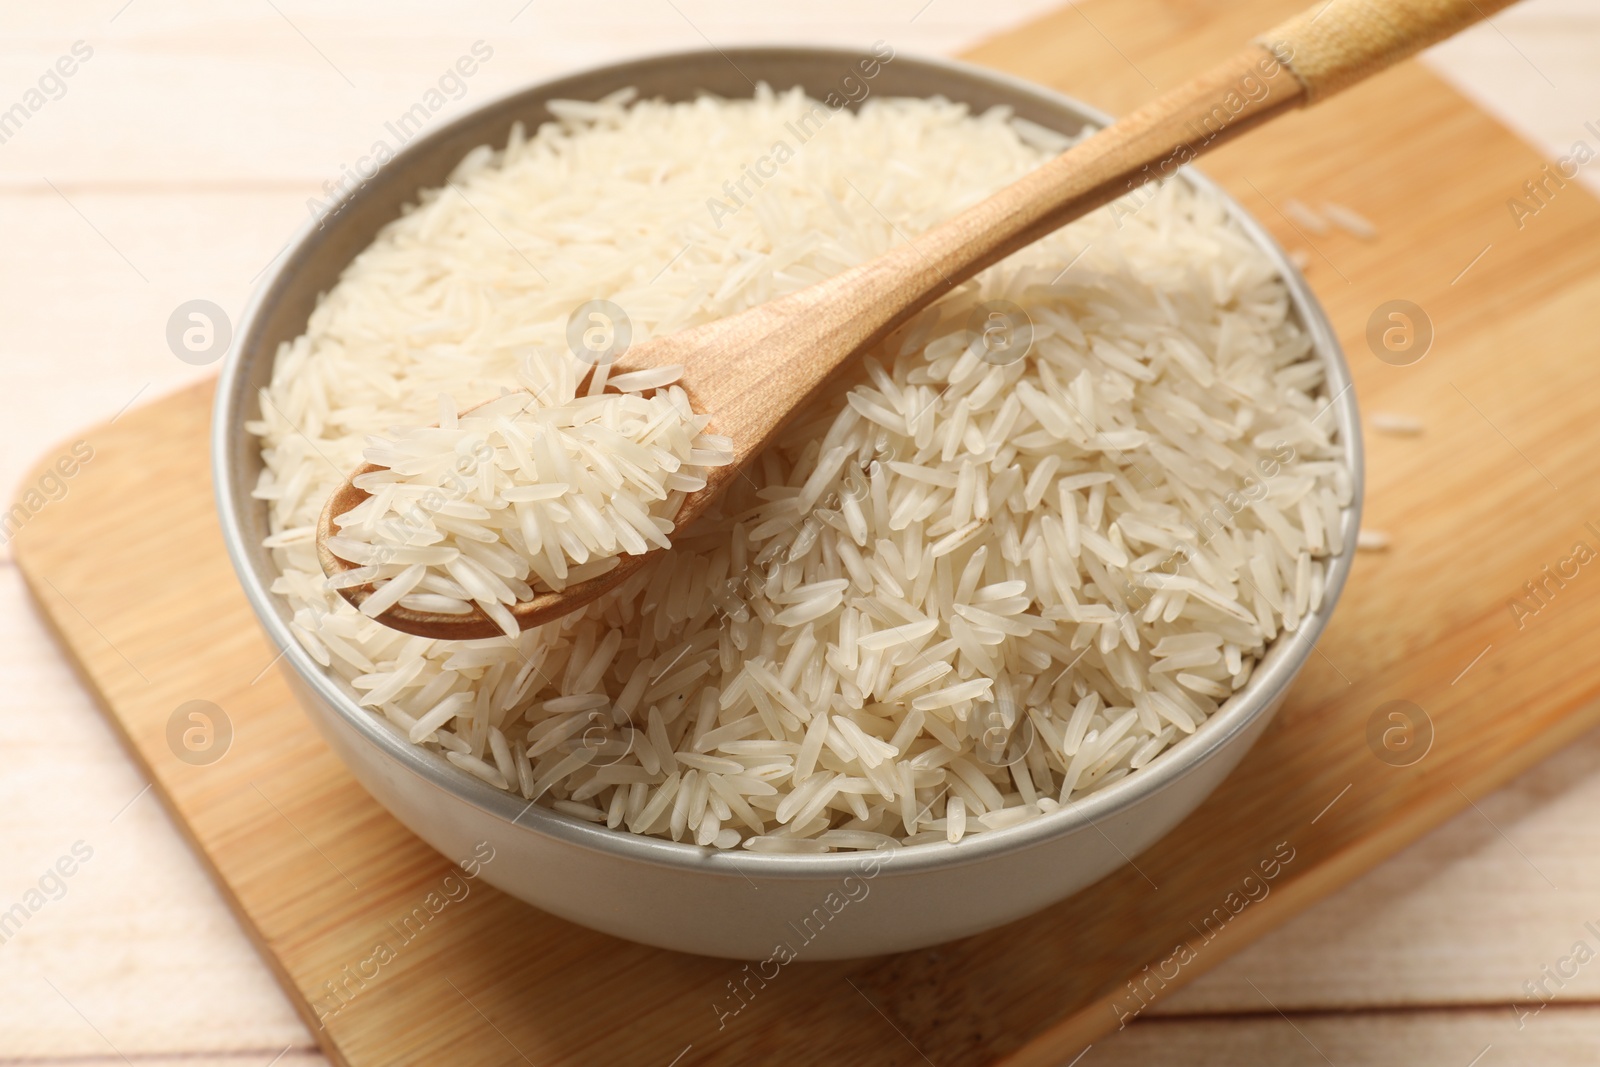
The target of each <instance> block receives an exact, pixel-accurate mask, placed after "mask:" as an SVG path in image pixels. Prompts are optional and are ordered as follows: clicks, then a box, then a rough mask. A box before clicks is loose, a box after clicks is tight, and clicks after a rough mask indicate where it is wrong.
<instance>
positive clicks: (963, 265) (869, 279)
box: [652, 0, 1512, 498]
mask: <svg viewBox="0 0 1600 1067" xmlns="http://www.w3.org/2000/svg"><path fill="white" fill-rule="evenodd" d="M1511 2H1512V0H1319V2H1318V3H1316V4H1314V5H1313V6H1312V7H1311V8H1309V9H1307V10H1306V11H1305V12H1303V13H1301V14H1300V15H1297V16H1295V17H1294V18H1292V19H1290V20H1289V21H1287V22H1285V23H1283V24H1282V25H1281V26H1279V27H1278V28H1277V29H1275V30H1273V31H1271V32H1269V33H1267V34H1264V35H1263V36H1261V37H1260V38H1258V39H1257V40H1256V41H1255V42H1253V43H1252V44H1250V45H1248V46H1247V47H1246V48H1244V49H1243V50H1241V51H1239V52H1237V53H1235V54H1234V55H1232V56H1231V57H1229V58H1228V59H1227V60H1225V61H1224V62H1222V63H1220V64H1218V65H1217V66H1216V67H1213V68H1212V69H1211V70H1209V71H1207V72H1205V73H1204V74H1201V75H1199V76H1198V77H1195V78H1192V79H1190V80H1188V81H1186V82H1184V83H1183V84H1182V85H1179V86H1177V87H1176V88H1174V89H1172V90H1170V91H1168V92H1166V93H1164V94H1162V95H1161V96H1159V97H1157V98H1156V99H1155V100H1153V101H1151V102H1150V103H1148V104H1146V105H1144V106H1143V107H1141V108H1139V109H1138V110H1136V111H1134V112H1132V113H1130V114H1129V115H1127V116H1126V117H1124V118H1122V119H1120V120H1118V121H1117V122H1116V123H1114V124H1112V125H1111V126H1108V127H1106V128H1105V129H1103V130H1101V131H1099V132H1098V133H1096V134H1094V135H1093V136H1091V137H1089V138H1087V139H1085V140H1084V141H1082V142H1080V143H1079V144H1077V145H1074V146H1073V147H1072V148H1070V149H1068V150H1067V151H1065V152H1063V153H1061V154H1060V155H1058V156H1056V157H1055V158H1054V159H1052V160H1050V161H1049V162H1047V163H1045V164H1043V165H1042V166H1040V167H1038V168H1036V169H1035V170H1033V171H1031V172H1029V173H1028V174H1026V175H1024V176H1023V177H1022V178H1021V179H1019V180H1018V181H1016V182H1014V183H1013V184H1011V185H1009V186H1007V187H1006V188H1004V189H1002V190H1000V191H999V192H997V193H995V194H994V195H993V196H991V197H989V198H988V199H987V200H984V201H982V202H981V203H978V204H976V205H974V206H972V207H971V208H969V209H967V210H966V211H964V212H962V213H961V214H960V215H957V216H956V217H954V218H952V219H950V220H948V221H947V222H944V223H942V224H940V225H938V226H935V227H934V228H933V229H931V230H928V231H927V232H925V233H923V234H921V235H920V236H917V237H915V238H910V237H905V236H904V235H901V237H902V239H901V240H900V242H899V243H898V244H897V245H896V246H895V247H894V248H893V249H891V250H890V251H889V252H887V253H885V254H883V255H881V256H879V257H878V258H876V259H873V260H871V261H869V262H866V263H863V264H860V265H858V266H856V267H853V268H851V269H849V270H846V271H844V272H843V273H841V274H838V275H835V276H834V277H832V278H829V279H827V280H825V281H822V282H819V283H817V284H816V285H813V286H810V287H809V288H806V289H803V290H800V291H799V292H795V293H791V294H789V295H788V296H785V297H782V298H779V299H777V300H773V301H770V302H768V303H766V304H763V305H761V306H759V307H756V308H752V309H750V310H749V311H746V312H743V313H741V314H738V315H735V316H732V317H731V318H727V319H723V320H721V321H720V322H715V323H709V324H707V325H705V326H702V327H699V328H698V329H693V330H689V331H686V332H684V333H681V334H678V335H676V336H675V337H669V338H664V339H663V340H662V341H661V342H655V343H653V344H652V348H653V349H654V351H653V353H652V356H653V359H652V362H656V363H669V362H679V361H682V362H689V361H691V360H692V361H693V362H694V363H695V365H696V366H695V371H696V375H695V377H696V381H697V384H698V389H697V392H698V394H699V395H697V396H695V397H694V399H695V401H696V406H697V407H699V408H700V410H705V411H713V412H717V413H718V418H717V420H716V430H717V432H719V433H723V434H726V435H727V436H729V437H730V438H732V439H733V441H734V451H735V460H734V463H733V464H732V465H730V466H728V467H726V468H722V469H720V470H718V471H714V472H713V473H712V474H711V476H710V483H709V485H708V488H709V490H710V491H709V492H707V493H704V494H702V496H703V497H705V498H709V497H710V496H712V495H714V494H715V493H716V492H717V491H719V490H720V489H721V488H722V486H723V485H725V484H726V483H727V482H729V481H731V480H732V479H733V478H734V477H736V475H737V473H738V471H739V469H740V468H741V467H742V466H743V465H744V463H745V462H746V461H747V460H748V459H749V458H751V457H753V456H754V455H755V454H756V453H758V452H759V451H760V450H761V449H762V448H764V447H765V446H766V444H767V443H768V442H769V440H771V438H772V436H773V435H774V433H775V432H776V431H777V429H778V428H779V427H780V426H781V424H782V423H783V421H784V420H785V417H786V416H787V414H788V413H790V412H791V411H793V410H794V409H795V408H796V407H797V406H798V405H799V404H800V402H801V401H802V400H803V399H804V398H805V397H807V396H810V395H811V394H812V393H813V392H814V391H815V390H816V389H818V388H819V387H820V386H821V385H822V384H823V382H825V381H826V380H827V379H828V378H829V377H830V376H831V375H832V374H833V373H835V371H836V370H837V369H838V367H839V366H840V365H841V364H842V363H843V362H844V361H845V360H846V359H847V358H848V357H849V356H850V355H852V354H853V353H856V352H859V351H861V350H862V349H863V348H865V347H867V346H869V345H871V344H872V343H874V342H875V341H878V340H880V339H882V338H883V337H884V336H886V335H887V334H888V333H889V332H890V331H891V330H893V329H894V328H895V327H897V326H899V325H900V324H902V323H904V322H905V321H907V320H908V319H909V318H911V316H913V315H915V314H916V313H917V312H918V311H921V310H922V309H923V308H925V307H927V306H928V305H929V304H931V303H932V302H933V301H935V300H937V299H938V298H939V297H941V296H943V295H944V294H945V293H947V292H948V291H950V290H951V289H953V288H954V287H956V286H957V285H960V284H961V283H962V282H965V281H967V280H968V279H970V278H971V277H972V276H973V275H975V274H977V273H978V272H979V271H981V270H983V269H984V268H985V267H988V266H991V265H992V264H994V263H997V262H999V261H1000V260H1001V259H1003V258H1005V257H1006V256H1008V255H1010V254H1011V253H1012V252H1015V251H1016V250H1017V249H1019V248H1022V247H1025V246H1026V245H1029V244H1032V243H1033V242H1034V241H1037V240H1038V239H1039V238H1041V237H1043V236H1045V235H1046V234H1048V233H1050V232H1051V231H1053V230H1056V229H1058V228H1060V227H1061V226H1063V225H1065V224H1066V223H1068V222H1070V221H1072V220H1073V219H1075V218H1078V217H1080V216H1082V215H1084V214H1086V213H1088V212H1089V211H1092V210H1093V209H1095V208H1097V207H1100V206H1102V205H1104V204H1107V203H1109V202H1110V201H1112V200H1115V199H1116V198H1117V197H1120V196H1122V195H1123V194H1124V193H1128V192H1130V191H1132V190H1134V189H1136V188H1138V187H1139V186H1141V185H1143V184H1145V183H1146V182H1149V181H1152V180H1156V179H1159V178H1163V177H1167V176H1168V175H1171V174H1173V173H1174V172H1176V171H1177V170H1178V169H1179V168H1180V167H1182V166H1183V165H1185V164H1187V163H1190V162H1192V161H1193V160H1194V159H1196V158H1197V157H1198V156H1199V155H1201V154H1202V153H1204V152H1207V151H1210V150H1211V149H1212V148H1215V147H1216V146H1218V145H1219V144H1222V143H1224V142H1226V141H1229V140H1231V139H1232V138H1234V137H1236V136H1238V135H1239V134H1241V133H1244V132H1246V131H1248V130H1250V129H1253V128H1254V127H1256V126H1258V125H1260V124H1262V123H1263V122H1266V121H1268V120H1270V119H1272V118H1275V117H1276V116H1277V115H1279V114H1281V113H1282V112H1284V111H1286V110H1289V109H1291V108H1295V107H1303V106H1305V105H1306V104H1309V103H1313V102H1315V101H1317V100H1320V99H1322V98H1323V97H1326V96H1328V95H1331V94H1332V93H1335V92H1338V91H1339V90H1340V89H1343V88H1346V87H1348V86H1350V85H1353V84H1354V83H1356V82H1357V81H1360V80H1361V79H1362V78H1365V77H1367V76H1368V75H1370V74H1373V73H1376V72H1377V71H1379V70H1381V69H1383V68H1384V67H1387V66H1389V65H1391V64H1393V63H1395V62H1397V61H1399V60H1401V59H1403V58H1405V57H1406V56H1409V55H1411V54H1412V53H1414V52H1416V51H1418V50H1419V49H1421V48H1423V47H1426V46H1427V45H1429V44H1432V43H1434V42H1436V41H1439V40H1443V39H1444V38H1445V37H1448V36H1449V35H1451V34H1453V33H1455V32H1457V31H1458V30H1460V29H1462V28H1463V27H1465V26H1467V25H1469V24H1470V23H1472V22H1475V21H1478V20H1479V19H1482V18H1484V17H1486V16H1487V15H1488V14H1489V13H1491V12H1493V11H1498V10H1500V9H1501V8H1503V7H1506V6H1508V5H1509V4H1510V3H1511ZM873 192H874V187H873V186H872V185H870V184H866V185H863V186H860V187H857V186H855V185H854V184H852V186H851V188H850V189H847V190H843V191H842V192H841V195H842V196H843V197H844V198H845V200H846V201H847V206H848V207H849V208H851V209H852V210H855V211H857V212H861V213H868V214H870V212H872V211H875V210H876V208H874V207H873V206H872V196H873ZM862 200H865V204H862V203H860V201H862ZM1130 210H1132V211H1137V210H1138V208H1137V206H1135V207H1132V208H1130ZM884 221H885V222H888V224H889V225H890V226H891V227H892V226H893V223H892V222H889V220H887V219H885V220H884ZM1012 325H1013V326H1015V325H1016V324H1012ZM658 346H659V347H658Z"/></svg>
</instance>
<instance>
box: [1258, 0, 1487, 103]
mask: <svg viewBox="0 0 1600 1067" xmlns="http://www.w3.org/2000/svg"><path fill="white" fill-rule="evenodd" d="M1513 2H1514V0H1331V2H1324V3H1319V4H1313V5H1312V6H1311V7H1309V8H1307V9H1306V10H1305V11H1302V12H1301V13H1300V14H1298V15H1296V16H1294V17H1293V18H1291V19H1289V20H1288V21H1286V22H1284V23H1283V24H1282V25H1280V26H1278V27H1277V28H1275V29H1273V30H1271V31H1269V32H1267V33H1264V34H1262V35H1261V36H1260V37H1258V38H1256V41H1257V43H1259V44H1262V45H1264V46H1266V47H1267V48H1268V49H1270V50H1271V51H1272V52H1273V53H1275V54H1276V55H1278V56H1281V57H1283V59H1284V61H1285V62H1286V63H1287V64H1288V66H1289V69H1290V70H1291V71H1293V72H1294V75H1295V77H1296V78H1298V79H1299V80H1300V83H1301V84H1302V85H1303V86H1305V90H1306V102H1307V103H1315V102H1316V101H1318V100H1321V99H1322V98H1323V97H1325V96H1332V95H1333V94H1334V93H1336V92H1338V91H1339V90H1341V89H1345V88H1348V87H1349V86H1351V85H1354V84H1355V83H1356V82H1358V81H1360V80H1361V79H1363V78H1365V77H1367V76H1368V75H1370V74H1376V73H1377V72H1378V71H1380V70H1382V69H1384V68H1385V67H1388V66H1391V65H1393V64H1395V63H1398V62H1399V61H1400V60H1402V59H1405V58H1406V57H1407V56H1410V55H1414V54H1415V53H1417V52H1420V51H1421V50H1422V49H1424V48H1426V47H1428V46H1429V45H1431V44H1437V43H1438V42H1440V41H1442V40H1444V39H1445V38H1446V37H1450V36H1452V35H1454V34H1456V33H1459V32H1460V31H1461V30H1464V29H1466V28H1467V27H1468V26H1470V25H1472V24H1473V23H1474V22H1477V21H1479V20H1480V19H1486V18H1488V17H1489V16H1490V15H1492V14H1494V13H1495V12H1496V11H1499V10H1501V9H1502V8H1506V7H1509V6H1511V4H1512V3H1513Z"/></svg>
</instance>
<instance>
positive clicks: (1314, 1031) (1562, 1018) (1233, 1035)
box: [1074, 997, 1600, 1067]
mask: <svg viewBox="0 0 1600 1067" xmlns="http://www.w3.org/2000/svg"><path fill="white" fill-rule="evenodd" d="M1256 1002H1257V1003H1258V1004H1260V1003H1261V998H1260V997H1257V998H1256ZM1263 1008H1264V1009H1265V1006H1264V1005H1263ZM1597 1045H1600V1010H1596V1009H1594V1008H1592V1007H1581V1008H1563V1009H1551V1011H1550V1012H1549V1013H1548V1014H1547V1015H1546V1016H1545V1017H1543V1018H1541V1019H1539V1020H1538V1021H1537V1022H1535V1023H1532V1024H1529V1025H1527V1026H1525V1027H1524V1028H1523V1029H1522V1030H1521V1031H1518V1030H1517V1027H1516V1020H1515V1019H1514V1017H1513V1016H1512V1015H1511V1013H1510V1012H1509V1011H1508V1010H1507V1009H1505V1008H1485V1009H1481V1010H1457V1011H1437V1012H1400V1013H1391V1012H1381V1013H1372V1014H1352V1015H1320V1016H1319V1015H1310V1016H1308V1015H1296V1014H1293V1013H1290V1014H1289V1015H1287V1016H1286V1017H1285V1016H1280V1015H1278V1014H1277V1013H1276V1012H1273V1011H1271V1010H1270V1009H1265V1010H1264V1012H1263V1014H1261V1015H1256V1016H1252V1017H1250V1018H1248V1019H1233V1020H1226V1019H1182V1020H1171V1021H1162V1022H1150V1023H1135V1024H1134V1025H1133V1026H1130V1027H1129V1028H1128V1029H1127V1030H1125V1031H1123V1032H1122V1033H1119V1034H1116V1035H1114V1036H1113V1037H1110V1038H1108V1039H1106V1040H1104V1041H1101V1042H1098V1043H1096V1044H1095V1045H1094V1046H1093V1047H1092V1048H1090V1050H1089V1051H1088V1053H1087V1054H1085V1055H1084V1056H1083V1058H1082V1059H1081V1060H1079V1061H1078V1064H1076V1065H1074V1067H1151V1065H1154V1064H1159V1065H1162V1067H1166V1065H1169V1064H1173V1065H1176V1064H1182V1065H1183V1067H1243V1065H1246V1064H1248V1065H1256V1064H1261V1065H1268V1064H1270V1065H1271V1067H1328V1065H1329V1064H1338V1065H1339V1067H1350V1065H1354V1064H1359V1065H1360V1067H1590V1065H1592V1064H1593V1063H1594V1062H1595V1052H1594V1050H1595V1048H1596V1046H1597Z"/></svg>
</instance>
